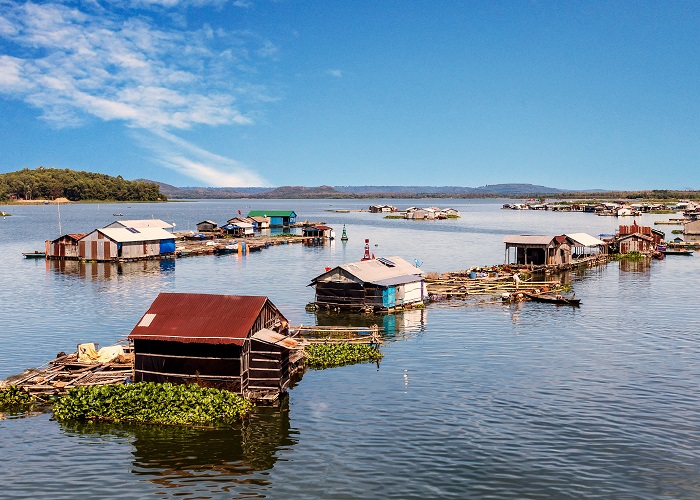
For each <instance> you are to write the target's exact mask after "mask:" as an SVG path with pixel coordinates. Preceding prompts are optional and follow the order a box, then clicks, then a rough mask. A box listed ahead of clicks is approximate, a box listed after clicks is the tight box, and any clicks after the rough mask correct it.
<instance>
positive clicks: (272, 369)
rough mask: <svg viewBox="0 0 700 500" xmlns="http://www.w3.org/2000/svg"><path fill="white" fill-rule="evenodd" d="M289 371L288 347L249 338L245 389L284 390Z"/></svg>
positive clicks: (286, 385) (287, 383)
mask: <svg viewBox="0 0 700 500" xmlns="http://www.w3.org/2000/svg"><path fill="white" fill-rule="evenodd" d="M289 372H290V369H289V349H287V348H286V347H283V346H280V345H273V344H270V343H267V342H261V341H259V340H256V339H251V340H250V365H249V378H248V384H247V389H249V390H252V391H269V390H279V391H285V390H287V387H288V386H289Z"/></svg>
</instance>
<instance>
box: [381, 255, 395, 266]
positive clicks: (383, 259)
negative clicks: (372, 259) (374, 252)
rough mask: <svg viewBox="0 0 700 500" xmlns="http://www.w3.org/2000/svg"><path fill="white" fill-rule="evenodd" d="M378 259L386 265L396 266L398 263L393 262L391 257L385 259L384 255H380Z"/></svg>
mask: <svg viewBox="0 0 700 500" xmlns="http://www.w3.org/2000/svg"><path fill="white" fill-rule="evenodd" d="M377 260H378V261H379V262H381V263H382V264H384V265H385V266H389V267H396V264H394V263H393V262H391V261H390V260H389V259H385V258H384V257H378V258H377Z"/></svg>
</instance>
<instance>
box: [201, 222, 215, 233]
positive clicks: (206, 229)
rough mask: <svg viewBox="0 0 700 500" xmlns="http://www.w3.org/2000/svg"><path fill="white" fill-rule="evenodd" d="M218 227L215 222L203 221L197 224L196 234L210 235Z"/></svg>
mask: <svg viewBox="0 0 700 500" xmlns="http://www.w3.org/2000/svg"><path fill="white" fill-rule="evenodd" d="M218 227H219V225H218V224H217V223H216V222H213V221H210V220H203V221H202V222H198V223H197V232H198V233H210V232H212V231H215V230H216V229H217V228H218Z"/></svg>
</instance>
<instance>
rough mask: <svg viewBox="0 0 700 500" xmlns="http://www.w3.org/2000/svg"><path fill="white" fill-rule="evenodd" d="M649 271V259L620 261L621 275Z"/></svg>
mask: <svg viewBox="0 0 700 500" xmlns="http://www.w3.org/2000/svg"><path fill="white" fill-rule="evenodd" d="M650 270H651V259H650V258H648V259H641V260H633V259H620V272H623V273H647V274H649V271H650Z"/></svg>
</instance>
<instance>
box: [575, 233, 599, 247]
mask: <svg viewBox="0 0 700 500" xmlns="http://www.w3.org/2000/svg"><path fill="white" fill-rule="evenodd" d="M566 237H567V238H569V239H571V240H573V241H574V243H578V244H579V245H580V246H583V247H597V246H599V245H606V243H605V242H604V241H603V240H599V239H598V238H595V237H593V236H591V235H590V234H586V233H571V234H566Z"/></svg>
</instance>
